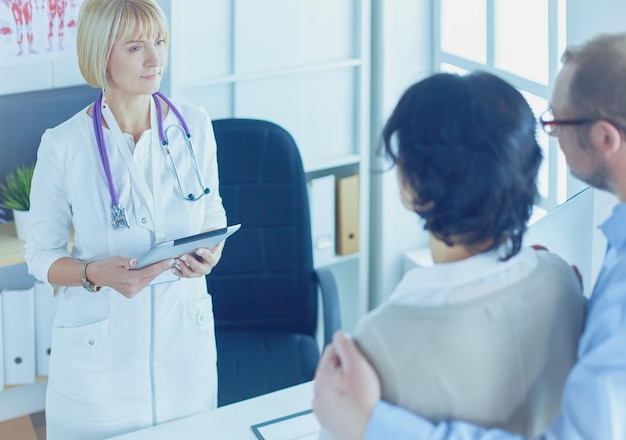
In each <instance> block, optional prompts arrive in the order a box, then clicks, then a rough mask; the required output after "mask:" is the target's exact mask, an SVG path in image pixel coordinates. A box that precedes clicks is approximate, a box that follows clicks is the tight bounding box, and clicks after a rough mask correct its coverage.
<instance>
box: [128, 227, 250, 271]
mask: <svg viewBox="0 0 626 440" xmlns="http://www.w3.org/2000/svg"><path fill="white" fill-rule="evenodd" d="M240 227H241V225H240V224H236V225H231V226H228V227H226V228H221V229H216V230H214V231H209V232H202V233H200V234H197V235H191V236H189V237H183V238H178V239H176V240H170V241H165V242H163V243H159V244H157V245H156V246H155V247H153V248H152V249H150V251H148V253H147V254H146V255H144V256H143V257H141V258H138V259H137V265H136V266H135V269H141V268H144V267H146V266H149V265H151V264H154V263H157V262H159V261H163V260H168V259H171V258H177V257H179V256H181V255H184V254H193V253H194V251H195V250H196V249H198V248H201V247H204V248H208V249H211V248H212V247H215V246H217V245H218V244H220V243H221V242H222V241H224V240H226V239H227V238H228V237H230V236H231V235H232V234H234V233H235V232H237V231H238V230H239V228H240Z"/></svg>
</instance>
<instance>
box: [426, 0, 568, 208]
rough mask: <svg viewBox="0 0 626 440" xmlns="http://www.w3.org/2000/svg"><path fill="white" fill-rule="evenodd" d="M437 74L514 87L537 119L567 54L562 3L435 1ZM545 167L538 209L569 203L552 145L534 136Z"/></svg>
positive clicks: (558, 156) (564, 178)
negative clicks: (495, 79) (490, 79)
mask: <svg viewBox="0 0 626 440" xmlns="http://www.w3.org/2000/svg"><path fill="white" fill-rule="evenodd" d="M433 11H434V14H435V20H434V27H433V29H434V66H435V70H437V71H446V72H456V73H463V72H467V71H472V70H485V71H488V72H490V73H493V74H495V75H498V76H499V77H501V78H503V79H505V80H507V81H508V82H509V83H511V84H513V85H514V86H515V87H517V88H518V89H519V90H520V92H521V93H522V95H524V97H525V98H526V100H527V101H528V103H529V104H530V106H531V108H532V109H533V112H534V113H535V116H537V117H538V116H539V115H540V114H541V113H542V112H543V111H544V110H545V109H546V108H547V107H548V102H549V97H550V89H549V85H550V82H551V81H552V80H553V79H554V77H555V76H556V74H557V72H558V69H559V63H560V55H561V53H563V50H564V49H565V0H525V1H523V2H522V1H511V0H434V1H433ZM537 140H538V141H539V145H541V148H542V149H543V155H544V161H543V164H542V167H541V170H540V172H539V194H540V200H539V202H538V205H539V207H541V208H543V209H546V210H550V209H552V208H554V207H555V206H557V205H558V204H560V203H562V202H564V201H565V199H566V198H567V180H568V179H567V169H566V164H565V159H564V156H563V154H562V153H561V152H560V150H559V148H558V144H557V142H556V139H554V138H549V137H548V136H547V135H546V134H545V133H544V132H543V130H540V129H538V130H537Z"/></svg>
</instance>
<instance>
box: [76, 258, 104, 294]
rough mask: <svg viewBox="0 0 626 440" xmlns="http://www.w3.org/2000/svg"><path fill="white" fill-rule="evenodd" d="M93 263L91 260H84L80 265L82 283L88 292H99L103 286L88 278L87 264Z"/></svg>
mask: <svg viewBox="0 0 626 440" xmlns="http://www.w3.org/2000/svg"><path fill="white" fill-rule="evenodd" d="M90 263H92V262H91V261H83V264H81V265H80V283H81V284H82V286H83V287H84V288H85V290H87V291H88V292H94V293H95V292H99V291H100V289H101V287H100V286H97V285H95V284H94V283H92V282H91V281H89V280H88V279H87V266H88V265H89V264H90Z"/></svg>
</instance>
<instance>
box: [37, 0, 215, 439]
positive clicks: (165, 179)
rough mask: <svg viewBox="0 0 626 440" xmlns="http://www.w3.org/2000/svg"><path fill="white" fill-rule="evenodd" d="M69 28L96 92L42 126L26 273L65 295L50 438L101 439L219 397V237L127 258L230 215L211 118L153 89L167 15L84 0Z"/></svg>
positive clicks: (204, 406) (130, 0) (162, 61)
mask: <svg viewBox="0 0 626 440" xmlns="http://www.w3.org/2000/svg"><path fill="white" fill-rule="evenodd" d="M77 32H78V33H77V50H78V58H79V64H80V68H81V72H82V74H83V76H84V77H85V79H86V81H87V82H88V83H89V84H90V85H91V86H92V87H96V88H101V89H103V94H102V96H101V98H99V100H97V101H96V103H94V104H92V105H90V106H88V107H87V108H85V109H83V110H81V111H80V112H79V113H77V114H76V115H75V116H73V117H72V118H70V119H69V120H68V121H66V122H64V123H62V124H61V125H59V126H58V127H55V128H53V129H50V130H48V131H47V132H46V133H45V134H44V136H43V137H42V140H41V145H40V147H39V151H38V160H37V164H36V169H35V175H34V178H33V184H32V193H31V214H30V215H31V228H30V232H29V234H30V235H29V237H28V240H27V245H26V260H27V263H28V267H29V270H30V272H31V273H32V274H33V275H34V276H35V277H36V278H37V279H40V280H42V281H45V282H49V283H51V284H52V285H54V286H55V293H56V294H58V295H60V303H59V306H58V311H57V315H56V318H55V322H54V328H53V334H52V354H51V358H50V369H49V379H48V389H47V397H46V419H47V437H48V439H49V440H58V439H62V440H72V439H81V440H86V439H101V438H107V437H110V436H113V435H117V434H121V433H125V432H129V431H133V430H136V429H140V428H143V427H147V426H151V425H155V424H158V423H162V422H166V421H169V420H172V419H176V418H179V417H183V416H188V415H190V414H194V413H197V412H199V411H203V410H208V409H211V408H214V407H215V406H216V401H217V399H216V397H217V372H216V349H215V336H214V329H213V312H212V303H211V297H210V296H209V295H208V293H207V289H206V282H205V278H204V276H205V275H206V274H208V273H209V272H211V269H212V268H213V267H214V266H215V265H216V264H217V263H218V261H219V259H220V256H221V250H222V247H221V245H220V246H217V247H215V248H213V249H197V250H196V253H195V255H182V256H180V257H178V258H177V259H174V260H170V261H163V262H160V263H156V264H154V265H152V266H148V267H146V268H143V269H135V265H136V262H137V258H138V257H140V256H142V255H143V254H145V253H146V252H147V251H148V250H149V249H150V248H151V247H152V246H153V245H154V244H155V243H158V242H160V241H164V240H171V239H175V238H179V237H183V236H187V235H192V234H196V233H200V232H202V231H205V230H210V229H216V228H222V227H224V226H225V225H226V216H225V212H224V209H223V206H222V202H221V198H220V195H219V189H218V170H217V161H216V145H215V139H214V136H213V132H212V125H211V121H210V119H209V117H208V115H207V114H206V112H205V111H204V110H202V109H201V108H199V107H196V106H191V105H184V104H178V103H177V104H173V103H171V102H170V101H169V100H167V99H165V98H162V97H160V96H159V95H154V94H155V93H156V92H158V90H159V86H160V82H161V78H162V75H163V72H164V70H165V65H166V61H167V21H166V18H165V16H164V14H163V11H162V10H161V9H160V8H159V6H158V5H157V4H156V3H155V2H154V1H153V0H107V1H102V0H85V2H84V3H83V5H82V7H81V10H80V15H79V20H78V30H77ZM177 112H179V113H180V116H181V118H182V121H185V122H186V125H187V126H188V127H187V128H188V130H189V132H190V133H191V134H192V136H193V147H194V152H195V156H196V159H197V167H195V166H194V162H193V160H192V158H191V155H190V153H189V150H188V149H187V143H186V142H185V139H184V137H183V136H181V135H179V134H177V130H168V129H169V128H170V127H172V126H180V125H183V123H182V121H181V118H179V117H178V116H177V115H176V113H177ZM94 122H95V124H94ZM98 124H101V127H102V129H101V136H102V139H101V140H100V142H98V141H97V132H98V127H97V126H98ZM161 127H162V129H163V130H164V131H165V132H166V133H167V134H168V138H169V141H170V145H169V148H170V151H171V153H172V159H174V162H175V164H176V167H177V174H178V176H177V174H176V173H175V172H174V168H173V166H172V162H171V160H170V158H169V157H168V155H167V152H166V151H165V149H164V148H163V147H162V145H161V138H160V131H161V130H160V128H161ZM99 145H100V148H104V150H105V159H106V160H104V159H102V157H101V153H100V151H99ZM105 162H108V169H109V173H108V174H109V175H108V177H107V172H106V170H107V166H106V164H105ZM196 171H198V172H197V173H196ZM178 179H180V181H179V180H178ZM178 183H180V184H181V186H180V187H179V185H178ZM199 185H201V187H200V188H198V186H199ZM183 188H184V189H188V188H191V189H189V192H190V193H193V194H194V197H191V198H192V199H193V200H189V198H190V197H188V195H187V194H185V193H184V190H183ZM204 188H208V190H205V189H204ZM113 207H115V209H113ZM122 209H123V210H124V211H122ZM112 216H115V217H116V218H115V221H113V220H112ZM113 223H116V225H115V226H116V227H115V226H114V225H113ZM72 229H73V233H74V244H73V248H72V250H71V252H68V251H67V245H68V242H69V241H70V230H72Z"/></svg>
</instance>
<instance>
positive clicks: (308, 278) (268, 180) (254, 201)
mask: <svg viewBox="0 0 626 440" xmlns="http://www.w3.org/2000/svg"><path fill="white" fill-rule="evenodd" d="M213 128H214V131H215V138H216V140H217V156H218V164H219V174H220V194H221V196H222V200H223V204H224V208H225V209H226V214H227V217H228V223H229V224H234V223H241V224H242V226H241V229H240V230H239V231H238V232H237V233H236V234H235V235H233V236H232V237H230V238H229V239H228V240H227V242H226V245H225V248H224V252H223V255H222V259H221V261H220V263H219V264H218V265H217V266H216V267H215V269H214V270H213V271H212V273H211V274H210V275H209V276H207V284H208V287H209V292H210V293H211V295H212V296H213V308H214V314H215V325H216V329H217V330H273V331H281V332H290V333H301V334H307V335H314V333H315V328H316V323H317V288H316V284H315V278H314V276H315V275H314V268H313V252H312V242H311V225H310V217H309V203H308V196H307V185H306V176H305V174H304V169H303V167H302V160H301V158H300V153H299V151H298V147H297V145H296V143H295V142H294V140H293V138H292V137H291V135H290V134H289V133H288V132H287V131H286V130H285V129H283V128H281V127H279V126H278V125H276V124H274V123H271V122H268V121H262V120H254V119H220V120H215V121H213Z"/></svg>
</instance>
